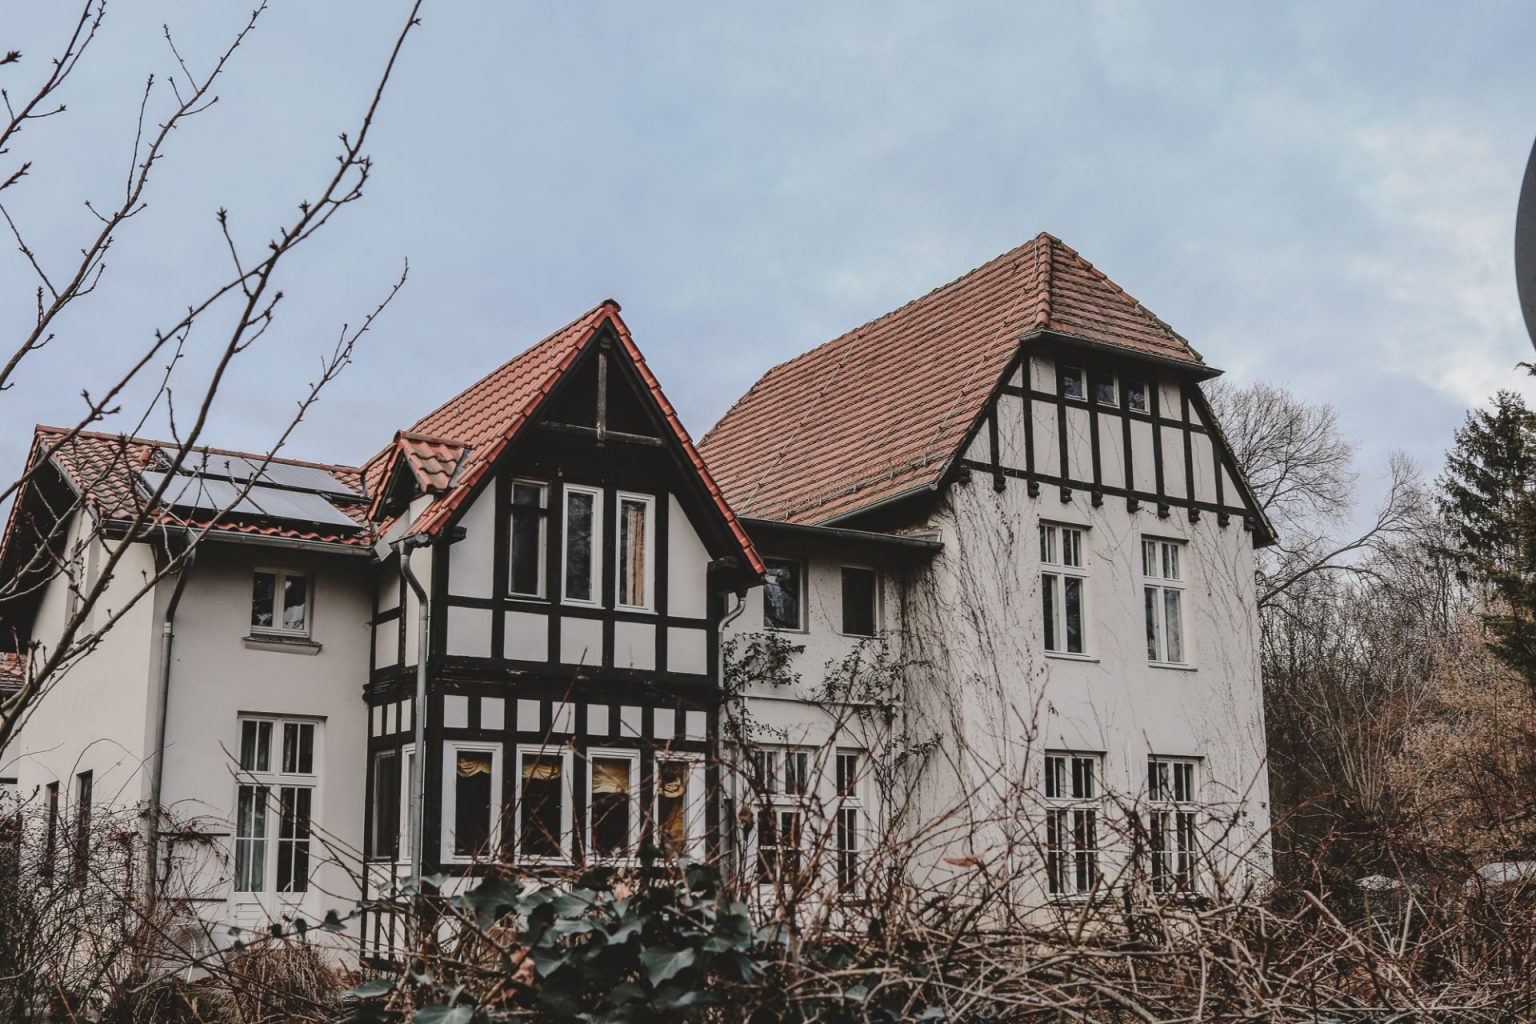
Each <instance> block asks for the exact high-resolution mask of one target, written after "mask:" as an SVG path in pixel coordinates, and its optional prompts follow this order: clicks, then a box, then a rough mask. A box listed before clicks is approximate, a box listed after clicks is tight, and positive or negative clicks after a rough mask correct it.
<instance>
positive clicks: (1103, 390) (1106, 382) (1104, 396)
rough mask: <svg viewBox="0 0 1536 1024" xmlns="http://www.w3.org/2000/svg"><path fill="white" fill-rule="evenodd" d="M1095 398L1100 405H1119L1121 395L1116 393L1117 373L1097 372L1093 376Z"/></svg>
mask: <svg viewBox="0 0 1536 1024" xmlns="http://www.w3.org/2000/svg"><path fill="white" fill-rule="evenodd" d="M1093 400H1094V401H1095V402H1098V403H1099V404H1100V405H1119V404H1120V398H1119V395H1117V394H1116V393H1115V375H1114V374H1112V373H1100V374H1095V375H1094V378H1093Z"/></svg>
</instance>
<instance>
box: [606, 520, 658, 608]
mask: <svg viewBox="0 0 1536 1024" xmlns="http://www.w3.org/2000/svg"><path fill="white" fill-rule="evenodd" d="M654 506H655V499H653V498H651V497H650V496H649V495H645V494H620V495H619V522H618V531H619V537H618V548H619V550H618V557H619V561H618V566H617V568H616V570H615V571H616V572H617V573H618V575H619V580H618V595H617V596H618V604H619V607H620V608H629V609H632V610H633V609H639V610H648V609H649V608H650V607H651V591H652V589H653V587H652V581H653V580H654V579H655V577H656V567H655V565H654V564H653V563H654V561H655V556H654V554H653V553H652V552H653V549H654V547H655V544H654V541H653V538H654V536H655V529H656V524H655V519H654V517H653V516H652V514H651V510H652V508H653V507H654Z"/></svg>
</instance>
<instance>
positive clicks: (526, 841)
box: [518, 756, 565, 858]
mask: <svg viewBox="0 0 1536 1024" xmlns="http://www.w3.org/2000/svg"><path fill="white" fill-rule="evenodd" d="M562 768H563V766H562V765H561V763H560V761H559V760H558V759H552V760H541V759H539V758H538V757H532V756H530V757H525V758H524V759H523V767H522V783H523V790H522V799H521V801H520V803H519V806H518V835H519V844H520V849H519V850H518V853H519V854H520V855H521V856H523V857H527V858H538V857H563V856H564V855H565V845H564V836H563V835H562V832H563V831H564V828H563V825H564V822H563V820H562V819H563V818H564V809H565V808H564V801H565V792H564V790H565V779H564V774H565V773H564V771H563V770H562Z"/></svg>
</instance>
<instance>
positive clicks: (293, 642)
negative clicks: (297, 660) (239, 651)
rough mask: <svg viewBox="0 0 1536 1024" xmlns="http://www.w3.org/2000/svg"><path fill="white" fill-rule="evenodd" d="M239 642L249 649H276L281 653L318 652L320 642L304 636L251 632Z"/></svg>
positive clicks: (311, 653)
mask: <svg viewBox="0 0 1536 1024" xmlns="http://www.w3.org/2000/svg"><path fill="white" fill-rule="evenodd" d="M241 642H242V643H244V644H245V646H246V649H247V650H251V651H278V652H281V653H283V654H310V655H314V654H319V653H320V644H318V643H316V642H315V641H313V640H311V639H309V637H306V636H281V635H278V634H275V633H272V634H268V633H252V634H251V635H250V636H247V637H242V638H241Z"/></svg>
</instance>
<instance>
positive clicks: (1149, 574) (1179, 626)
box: [1141, 540, 1186, 665]
mask: <svg viewBox="0 0 1536 1024" xmlns="http://www.w3.org/2000/svg"><path fill="white" fill-rule="evenodd" d="M1183 549H1184V545H1183V544H1182V543H1180V542H1178V541H1169V540H1143V541H1142V542H1141V574H1142V576H1143V577H1144V581H1143V587H1142V595H1143V598H1144V602H1143V603H1144V605H1145V609H1146V619H1147V659H1148V660H1149V661H1156V662H1163V663H1165V664H1172V665H1182V664H1184V662H1185V660H1186V658H1185V651H1184V577H1183V572H1182V569H1181V567H1180V562H1181V561H1182V557H1181V556H1182V555H1183Z"/></svg>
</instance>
